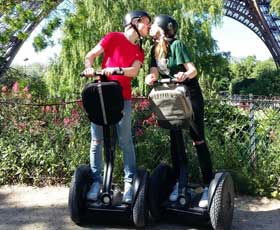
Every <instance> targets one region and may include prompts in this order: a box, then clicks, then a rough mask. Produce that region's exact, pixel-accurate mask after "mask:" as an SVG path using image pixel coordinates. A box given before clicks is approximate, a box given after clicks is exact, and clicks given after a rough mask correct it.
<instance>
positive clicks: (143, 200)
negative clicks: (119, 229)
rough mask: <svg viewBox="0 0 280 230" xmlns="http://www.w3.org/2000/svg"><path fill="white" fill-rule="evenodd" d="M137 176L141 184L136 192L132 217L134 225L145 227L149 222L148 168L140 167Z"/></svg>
mask: <svg viewBox="0 0 280 230" xmlns="http://www.w3.org/2000/svg"><path fill="white" fill-rule="evenodd" d="M137 177H138V178H139V182H140V184H139V187H138V190H137V191H136V194H135V201H134V204H133V207H132V218H133V222H134V225H135V226H136V227H137V228H143V227H145V225H146V223H147V220H148V215H149V210H148V204H147V195H148V185H149V183H148V181H149V175H148V172H147V171H146V170H144V169H140V170H137Z"/></svg>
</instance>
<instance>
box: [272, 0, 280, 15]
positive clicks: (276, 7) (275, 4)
mask: <svg viewBox="0 0 280 230" xmlns="http://www.w3.org/2000/svg"><path fill="white" fill-rule="evenodd" d="M270 5H271V9H272V11H274V12H275V13H277V14H278V16H280V0H271V3H270Z"/></svg>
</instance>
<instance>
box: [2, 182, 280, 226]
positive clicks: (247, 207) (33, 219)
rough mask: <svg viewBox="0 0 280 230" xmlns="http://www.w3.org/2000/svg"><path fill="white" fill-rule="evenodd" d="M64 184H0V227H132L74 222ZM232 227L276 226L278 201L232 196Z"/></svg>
mask: <svg viewBox="0 0 280 230" xmlns="http://www.w3.org/2000/svg"><path fill="white" fill-rule="evenodd" d="M68 191H69V189H68V188H67V187H43V188H35V187H29V186H22V185H16V186H2V187H0V229H1V230H27V229H28V230H35V229H36V230H57V229H59V230H60V229H61V230H64V229H65V230H72V229H78V230H79V229H106V230H111V229H112V230H113V229H114V230H120V229H133V227H131V226H124V225H118V226H116V225H108V223H107V225H106V226H105V225H97V226H96V225H91V226H83V227H80V226H77V225H75V224H74V223H73V222H72V221H71V220H70V218H69V214H68V207H67V199H68ZM235 203H236V207H235V212H234V219H233V226H232V230H277V229H280V201H279V200H269V199H267V198H261V199H257V198H253V197H248V196H241V197H237V198H236V202H235ZM146 229H151V230H156V229H157V230H159V229H173V230H175V229H176V230H183V229H184V230H197V229H200V230H202V229H203V230H204V229H205V228H202V227H198V226H186V225H183V224H182V223H181V224H178V223H170V222H168V223H164V222H161V223H149V225H148V226H147V227H146Z"/></svg>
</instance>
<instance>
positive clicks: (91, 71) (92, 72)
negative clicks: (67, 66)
mask: <svg viewBox="0 0 280 230" xmlns="http://www.w3.org/2000/svg"><path fill="white" fill-rule="evenodd" d="M80 75H81V77H94V76H95V70H94V69H93V68H86V69H85V70H84V71H83V72H82V73H81V74H80Z"/></svg>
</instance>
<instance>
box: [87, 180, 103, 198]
mask: <svg viewBox="0 0 280 230" xmlns="http://www.w3.org/2000/svg"><path fill="white" fill-rule="evenodd" d="M100 189H101V184H100V183H99V182H93V184H92V185H91V187H90V190H89V191H88V193H87V199H88V200H94V201H96V200H97V198H98V196H99V194H100Z"/></svg>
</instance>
